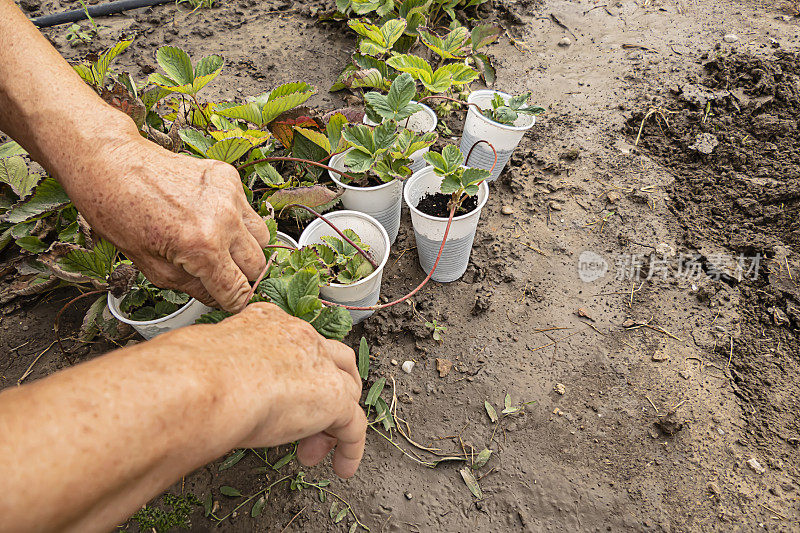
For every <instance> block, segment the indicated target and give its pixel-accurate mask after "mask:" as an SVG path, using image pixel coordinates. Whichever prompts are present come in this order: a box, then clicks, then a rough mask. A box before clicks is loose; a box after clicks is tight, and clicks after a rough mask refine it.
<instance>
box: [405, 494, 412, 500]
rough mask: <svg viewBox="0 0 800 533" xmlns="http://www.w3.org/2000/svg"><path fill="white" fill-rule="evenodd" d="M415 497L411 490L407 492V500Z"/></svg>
mask: <svg viewBox="0 0 800 533" xmlns="http://www.w3.org/2000/svg"><path fill="white" fill-rule="evenodd" d="M413 497H414V495H413V494H411V493H410V492H406V500H410V499H411V498H413Z"/></svg>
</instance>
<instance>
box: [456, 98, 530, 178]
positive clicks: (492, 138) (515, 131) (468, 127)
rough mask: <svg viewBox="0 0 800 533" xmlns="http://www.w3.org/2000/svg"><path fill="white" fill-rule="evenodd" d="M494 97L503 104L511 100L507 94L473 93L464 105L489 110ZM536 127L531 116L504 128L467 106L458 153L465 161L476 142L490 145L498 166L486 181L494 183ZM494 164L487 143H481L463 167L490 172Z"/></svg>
mask: <svg viewBox="0 0 800 533" xmlns="http://www.w3.org/2000/svg"><path fill="white" fill-rule="evenodd" d="M496 94H499V95H500V96H502V97H503V99H504V100H505V101H506V102H508V100H510V99H511V95H509V94H506V93H502V92H500V91H493V90H491V89H481V90H479V91H474V92H472V93H471V94H470V95H469V98H467V102H469V103H471V104H477V105H478V106H480V108H481V109H491V107H492V98H494V95H496ZM535 123H536V117H535V116H534V115H523V114H520V115H519V117H517V120H516V122H515V123H514V125H513V126H507V125H505V124H500V123H499V122H495V121H494V120H491V119H490V118H488V117H487V116H485V115H484V114H482V113H479V112H478V111H477V110H476V109H475V107H474V106H469V110H468V111H467V120H466V122H464V133H463V134H462V135H461V151H462V152H463V153H464V157H467V154H469V151H470V149H472V147H473V146H475V145H476V144H477V143H478V142H479V141H488V142H490V143H492V146H494V148H495V150H497V164H496V165H495V167H494V171H493V172H492V175H491V176H489V177H488V178H486V179H487V181H494V180H496V179H497V177H498V176H499V175H500V173H501V172H502V171H503V169H504V168H505V166H506V163H508V160H509V158H510V157H511V154H512V152H514V149H515V148H516V147H517V145H519V142H520V141H521V140H522V137H523V135H525V132H526V131H528V130H529V129H531V128H532V127H533V125H534V124H535ZM493 163H494V152H492V149H491V148H490V147H489V145H487V144H486V143H480V144H477V146H475V149H474V150H472V155H471V156H470V157H469V160H468V161H467V162H466V163H464V164H465V165H467V166H469V167H475V168H482V169H484V170H491V168H492V164H493Z"/></svg>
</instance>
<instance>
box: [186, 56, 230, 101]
mask: <svg viewBox="0 0 800 533" xmlns="http://www.w3.org/2000/svg"><path fill="white" fill-rule="evenodd" d="M224 65H225V60H224V59H223V58H222V56H219V55H210V56H206V57H204V58H203V59H201V60H200V61H198V62H197V66H196V67H195V69H194V79H193V80H192V90H193V91H194V92H195V93H197V92H199V91H200V89H202V88H203V87H205V86H206V85H208V84H209V83H210V82H211V80H213V79H214V78H216V77H217V75H218V74H219V73H220V71H221V70H222V67H223V66H224Z"/></svg>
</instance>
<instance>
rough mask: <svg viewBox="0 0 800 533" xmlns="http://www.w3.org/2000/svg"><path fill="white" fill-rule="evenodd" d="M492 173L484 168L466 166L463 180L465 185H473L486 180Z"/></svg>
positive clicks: (462, 176)
mask: <svg viewBox="0 0 800 533" xmlns="http://www.w3.org/2000/svg"><path fill="white" fill-rule="evenodd" d="M491 175H492V174H491V172H489V171H488V170H483V169H482V168H465V169H464V173H463V174H462V175H461V181H462V182H463V183H464V184H465V185H472V184H475V183H479V182H481V181H483V180H485V179H486V178H488V177H489V176H491Z"/></svg>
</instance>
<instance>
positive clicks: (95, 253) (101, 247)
mask: <svg viewBox="0 0 800 533" xmlns="http://www.w3.org/2000/svg"><path fill="white" fill-rule="evenodd" d="M116 255H117V249H116V247H114V245H113V244H111V243H110V242H108V241H106V240H102V239H101V240H100V242H99V243H97V245H96V246H95V247H94V249H92V250H86V249H82V248H81V249H75V250H70V251H69V252H68V253H67V255H65V256H64V257H63V258H61V260H60V261H59V264H60V265H61V267H62V268H63V269H64V270H66V271H68V272H78V273H80V274H83V275H84V276H87V277H90V278H95V279H98V280H100V281H105V280H106V277H108V275H109V274H110V273H111V269H112V267H113V263H114V258H115V257H116Z"/></svg>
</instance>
